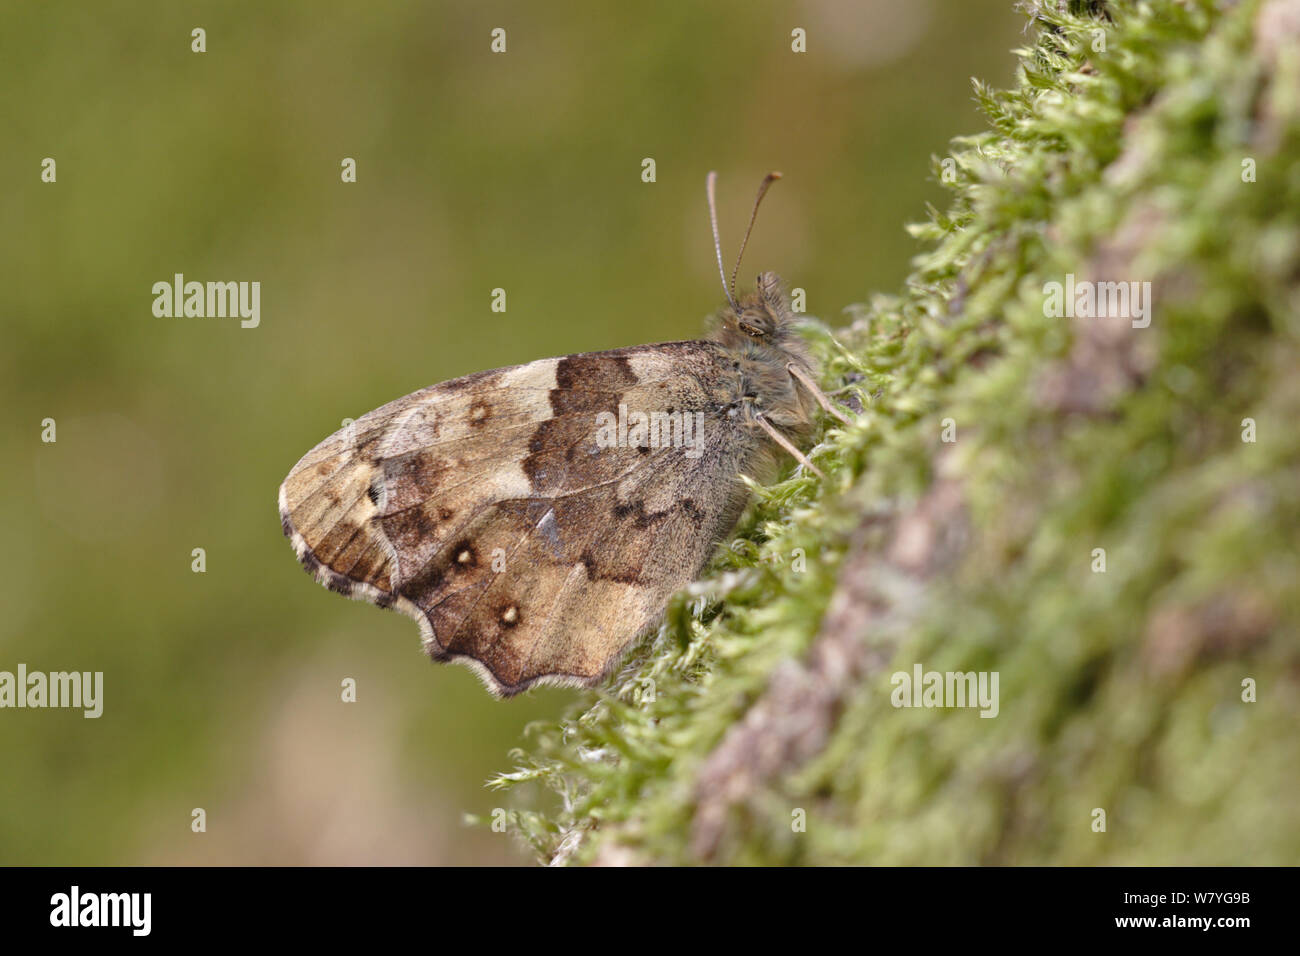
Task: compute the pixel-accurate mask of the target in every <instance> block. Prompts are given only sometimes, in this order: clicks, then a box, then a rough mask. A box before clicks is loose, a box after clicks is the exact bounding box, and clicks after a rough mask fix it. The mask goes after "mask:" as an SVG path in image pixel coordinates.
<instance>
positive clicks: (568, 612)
mask: <svg viewBox="0 0 1300 956" xmlns="http://www.w3.org/2000/svg"><path fill="white" fill-rule="evenodd" d="M724 362H725V358H724V353H723V352H722V351H721V349H719V347H717V346H715V345H712V344H711V343H706V342H678V343H669V344H666V345H654V346H641V347H637V348H630V349H619V350H615V351H611V352H596V353H587V354H582V355H571V356H568V357H566V358H562V359H546V360H543V361H540V362H533V363H531V364H529V365H522V366H516V367H514V368H509V369H501V370H497V371H493V372H484V373H480V374H478V375H471V376H468V377H466V378H462V379H456V380H454V381H451V382H446V383H443V384H441V385H435V386H432V387H430V388H426V389H423V390H422V391H419V392H415V393H413V394H412V395H409V396H407V397H405V398H402V399H398V400H397V401H395V402H392V403H390V404H388V405H385V406H383V407H382V408H379V409H377V410H375V411H374V412H371V413H370V414H368V415H366V416H364V417H362V418H361V419H359V420H358V421H357V422H356V423H355V424H354V425H352V426H351V427H349V428H346V429H343V430H342V431H340V432H338V433H336V434H334V435H332V436H330V437H329V438H327V439H326V440H325V441H323V442H321V444H320V445H318V446H317V447H316V448H314V449H312V451H310V452H308V453H307V455H305V456H304V457H303V459H302V460H301V461H300V462H299V463H298V464H297V465H296V466H295V467H294V469H293V470H292V471H291V472H290V474H289V476H288V477H287V478H286V479H285V482H284V484H283V485H282V487H281V490H280V510H281V517H282V521H283V523H284V529H285V533H286V534H287V535H289V537H290V538H291V540H292V541H293V543H294V547H295V549H296V550H297V552H298V554H299V557H300V559H301V560H302V561H303V563H304V564H305V565H306V566H307V568H308V569H309V570H310V571H312V572H314V573H315V574H316V576H317V578H318V579H319V580H320V581H321V582H322V583H324V584H325V585H327V586H328V587H330V588H331V589H332V590H336V591H340V592H342V593H345V594H348V595H350V596H353V597H359V598H364V599H366V600H370V601H372V602H373V603H376V604H379V605H381V606H384V607H396V608H397V609H399V610H401V611H402V612H403V613H406V614H408V615H410V616H411V617H413V618H415V619H416V620H417V621H418V622H419V623H420V626H421V632H422V634H423V638H424V643H425V647H426V650H427V651H428V652H429V654H430V656H432V657H433V658H434V659H437V660H460V661H463V662H465V663H469V664H471V665H473V666H474V667H475V670H476V671H478V672H479V674H480V676H482V677H483V678H484V680H485V682H486V683H487V684H488V686H489V687H490V688H491V689H492V690H493V691H494V692H496V693H499V694H506V695H508V694H513V693H517V692H518V691H520V690H523V689H525V688H527V687H529V686H531V685H533V684H535V683H538V682H549V683H577V684H592V683H595V682H596V681H598V680H600V679H601V678H602V677H603V676H605V675H606V674H607V673H608V672H609V670H610V669H611V668H612V667H613V666H614V664H615V663H616V662H617V660H618V658H619V656H620V654H621V653H622V652H623V651H624V650H625V649H626V648H627V646H628V645H629V644H630V643H631V642H632V641H633V640H635V639H636V637H637V636H639V635H640V634H642V633H644V632H645V631H646V629H647V628H649V627H650V626H651V625H653V624H654V623H655V621H656V619H657V618H658V616H659V615H660V614H661V613H662V609H663V607H664V604H665V602H666V601H667V599H668V597H669V596H670V595H671V594H672V593H673V592H675V591H677V590H679V589H680V588H681V587H682V586H684V585H685V584H687V583H689V582H690V581H691V580H692V578H693V577H694V576H695V575H696V574H697V573H698V571H699V569H700V568H701V566H702V565H703V564H704V562H705V561H706V560H707V559H708V557H709V554H710V553H711V551H712V549H713V547H714V545H715V544H716V542H717V540H718V538H719V537H720V536H721V535H724V534H726V533H727V531H729V530H730V527H731V526H732V525H733V524H734V521H735V518H736V516H737V514H738V512H739V510H740V508H741V507H742V506H743V503H744V499H745V492H744V486H743V485H742V484H741V483H740V482H739V481H738V480H737V479H736V476H737V474H739V473H740V472H743V471H746V470H747V465H748V463H749V462H750V460H751V456H752V455H753V454H754V453H755V450H756V447H757V442H756V441H755V439H754V437H753V436H752V435H751V434H750V433H749V432H748V431H746V430H745V429H743V428H740V427H738V426H736V425H735V424H733V422H732V421H731V420H730V419H729V418H727V417H726V415H725V414H724V413H723V412H722V411H721V407H722V405H724V404H725V402H727V401H729V400H730V398H731V397H732V396H731V395H729V394H728V393H727V389H726V387H725V386H724V384H723V383H724V381H725V371H726V370H725V369H724V368H723V367H722V365H723V363H724ZM620 404H621V405H623V406H625V407H626V409H628V410H629V411H643V412H647V413H648V412H652V411H659V412H677V413H695V412H702V413H703V414H704V427H703V430H702V432H701V434H700V436H699V437H700V441H701V442H702V445H703V447H702V448H697V449H692V450H690V453H689V454H688V450H687V449H685V448H682V447H671V446H669V447H654V448H645V447H599V445H598V444H597V440H596V438H597V414H598V413H600V412H609V413H611V415H614V416H617V414H618V412H619V406H620ZM697 452H698V454H697Z"/></svg>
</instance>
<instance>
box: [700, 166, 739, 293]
mask: <svg viewBox="0 0 1300 956" xmlns="http://www.w3.org/2000/svg"><path fill="white" fill-rule="evenodd" d="M717 182H718V171H717V170H716V169H715V170H711V171H710V172H709V175H708V178H707V179H705V181H704V189H705V192H707V193H708V194H709V225H710V226H712V227H713V251H714V252H715V253H717V256H718V278H719V279H721V280H722V292H723V294H724V295H726V297H727V301H728V302H730V303H731V307H732V308H733V309H736V310H737V311H739V310H740V306H738V305H736V297H735V296H734V295H733V294H732V293H731V292H730V291H728V289H727V270H726V267H725V266H723V264H722V241H721V240H720V239H719V238H718V201H717V197H716V196H715V195H714V193H715V192H716V187H717ZM737 265H739V263H737ZM731 287H732V288H733V289H734V288H735V287H736V283H735V281H734V280H733V281H732V283H731Z"/></svg>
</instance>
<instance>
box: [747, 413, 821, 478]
mask: <svg viewBox="0 0 1300 956" xmlns="http://www.w3.org/2000/svg"><path fill="white" fill-rule="evenodd" d="M754 421H756V422H758V425H759V427H760V428H762V429H763V431H765V432H767V434H768V436H769V437H770V438H771V439H772V440H773V441H774V442H776V443H777V444H778V445H780V446H781V447H782V448H784V449H785V450H786V451H788V452H789V453H790V454H791V455H793V456H794V458H795V460H796V461H798V462H799V464H801V465H803V466H804V467H805V468H807V469H808V470H809V471H811V472H812V473H813V474H814V475H816V476H817V477H818V478H821V479H823V480H825V478H826V476H825V475H823V474H822V473H821V470H820V469H818V467H817V466H816V465H814V464H813V463H812V462H811V461H809V460H808V456H807V455H805V454H804V453H803V452H801V451H800V450H799V449H798V448H796V447H795V446H794V445H793V444H791V442H790V439H788V438H786V437H785V436H784V435H782V434H781V433H780V432H779V431H777V430H776V429H775V428H773V427H772V423H771V422H769V421H768V420H767V419H766V418H764V417H763V416H762V415H761V414H755V415H754Z"/></svg>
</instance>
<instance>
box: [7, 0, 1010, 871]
mask: <svg viewBox="0 0 1300 956" xmlns="http://www.w3.org/2000/svg"><path fill="white" fill-rule="evenodd" d="M1022 26H1023V17H1022V16H1021V15H1019V14H1017V13H1015V12H1014V11H1013V10H1012V5H1011V3H1010V0H857V2H850V0H836V2H832V0H821V2H813V0H809V2H802V3H788V2H783V3H776V2H754V0H736V2H727V3H690V2H666V3H660V4H636V5H633V4H609V3H572V2H560V3H546V4H540V3H473V4H470V3H465V4H461V5H458V6H452V5H447V4H437V3H397V2H368V3H364V4H362V3H337V2H301V3H260V2H259V3H254V2H236V3H232V2H212V3H176V2H161V0H160V2H151V3H143V2H142V3H127V4H111V3H79V4H78V3H57V2H56V3H39V4H37V3H22V4H8V5H6V9H5V11H4V12H3V14H0V71H2V75H3V78H4V82H3V84H0V117H3V133H2V134H0V135H3V137H4V145H5V148H4V149H3V150H2V151H0V173H2V174H3V180H4V183H5V187H4V189H3V191H2V192H0V222H3V224H4V230H3V235H2V237H0V263H3V266H4V275H3V284H2V285H0V315H3V320H4V336H3V347H2V348H0V389H2V390H3V398H4V412H5V413H4V427H3V433H2V434H0V442H2V443H3V445H2V447H3V455H4V465H5V467H4V469H3V478H0V481H3V485H4V488H3V494H0V509H3V525H4V528H5V545H6V546H5V547H4V548H3V550H0V579H2V580H3V582H4V583H3V597H4V606H5V613H4V614H3V615H0V670H8V671H14V670H16V668H17V665H18V664H19V663H20V662H21V663H25V664H26V665H27V666H28V668H29V669H31V670H44V671H52V670H78V671H103V672H104V682H105V695H104V696H105V702H104V714H103V716H102V717H101V718H100V719H98V720H87V719H84V718H83V717H82V715H81V712H80V711H76V710H8V709H6V710H0V758H2V759H3V772H0V863H3V864H14V863H28V864H30V863H61V864H110V863H285V864H299V863H366V862H391V863H511V862H524V861H525V860H526V857H525V855H524V854H523V853H522V852H520V851H519V850H517V849H516V848H515V847H514V846H513V845H512V844H511V843H510V841H509V839H508V838H507V837H504V836H502V835H499V834H494V833H491V832H489V831H487V830H485V829H480V828H467V827H465V826H464V825H463V823H462V815H463V814H465V813H467V812H468V813H477V814H488V813H490V812H491V809H492V808H493V806H494V805H497V804H498V803H499V802H500V799H501V798H500V797H499V796H494V795H493V794H491V793H489V792H487V791H485V790H484V789H483V787H482V783H483V780H484V779H485V778H486V777H488V776H489V775H490V774H491V773H493V772H495V771H498V770H501V769H505V768H506V767H508V765H509V760H508V751H509V749H510V748H511V747H512V746H514V745H515V744H516V743H517V742H518V741H519V739H520V733H521V731H522V729H523V727H524V725H525V724H526V723H527V722H528V721H530V720H534V719H539V718H547V717H554V716H556V715H558V714H559V712H560V711H561V710H562V709H563V708H564V707H565V705H566V703H567V702H568V701H569V700H571V699H572V697H573V695H574V693H575V692H573V691H566V690H557V689H548V690H541V691H536V692H533V693H531V694H528V695H525V696H524V697H522V698H518V699H515V700H511V701H505V702H499V701H494V700H492V699H491V698H490V697H489V696H488V695H487V693H486V692H485V691H484V690H483V689H482V688H481V687H480V685H479V683H478V681H477V680H476V679H475V678H474V677H473V675H472V674H470V672H469V671H468V670H466V669H464V668H460V667H441V666H434V665H432V664H430V663H429V662H428V661H427V660H426V659H425V658H424V657H423V656H422V655H421V653H420V650H419V646H418V640H417V629H416V627H415V625H414V623H413V622H411V621H410V620H408V619H406V618H404V617H401V616H399V615H397V614H393V613H391V612H384V611H380V610H378V609H376V608H374V607H371V606H370V605H367V604H364V603H358V602H351V601H347V600H344V599H343V598H341V597H338V596H336V595H332V594H329V593H328V592H326V591H325V590H324V589H322V588H321V587H320V586H319V585H317V584H315V583H314V582H313V581H312V580H311V579H310V578H309V577H308V576H307V575H306V574H304V573H303V572H302V570H301V569H300V568H299V567H298V565H297V562H296V561H295V560H294V557H293V554H292V551H291V550H290V548H289V545H288V543H287V542H286V541H284V539H283V538H282V537H281V533H280V527H279V518H278V516H277V512H276V490H277V487H278V485H279V482H280V480H281V479H282V478H283V476H284V474H285V473H286V472H287V471H288V469H289V468H290V467H291V466H292V465H293V464H294V462H295V461H297V459H298V458H299V456H301V455H302V454H303V453H304V452H306V451H307V450H308V449H309V448H311V447H312V446H313V445H314V444H315V443H316V442H317V441H319V440H320V439H321V438H323V437H325V436H326V435H327V434H329V433H330V432H332V431H334V430H335V429H337V428H338V427H339V425H340V421H341V420H342V419H343V418H345V417H354V418H355V417H359V416H360V415H361V414H362V413H364V412H366V411H367V410H369V409H371V408H374V407H376V406H378V405H380V404H382V403H384V402H386V401H389V400H390V399H393V398H396V397H398V396H401V395H404V394H406V393H408V392H411V391H413V390H415V389H417V388H420V387H422V386H424V385H427V384H430V383H433V382H437V381H440V380H443V379H448V378H453V377H456V376H458V375H462V374H466V373H468V372H473V371H477V370H479V369H484V368H492V367H496V366H503V365H509V364H513V363H517V362H525V361H529V360H531V359H536V358H542V357H546V356H551V355H559V354H565V353H568V352H578V351H587V350H593V349H604V348H613V347H617V346H621V345H632V344H638V343H644V342H654V341H663V340H670V339H678V338H690V337H695V336H697V335H698V334H699V333H700V332H701V330H702V328H703V322H704V319H705V317H706V316H707V315H708V314H709V313H711V312H712V311H713V310H714V309H715V308H716V307H717V305H718V304H719V303H720V302H721V300H722V296H721V291H720V289H719V287H718V280H717V276H716V272H715V265H714V261H713V252H712V246H711V240H710V236H709V231H708V224H707V218H706V213H705V205H704V176H705V173H706V172H707V171H708V170H709V169H717V170H718V171H719V173H720V177H721V180H720V190H719V203H720V207H721V208H720V215H721V220H722V221H721V228H722V233H723V243H724V254H725V255H726V257H727V258H728V260H730V258H731V257H732V256H734V254H735V251H736V248H737V245H738V243H739V240H740V237H741V234H742V232H743V229H744V224H745V219H746V217H747V215H748V213H749V204H750V201H751V200H752V196H753V192H754V190H755V188H756V187H757V185H758V182H759V179H760V178H761V176H762V175H763V173H765V172H766V171H767V170H769V169H779V170H781V171H783V172H784V174H785V179H784V180H783V181H782V182H781V183H780V184H778V185H777V186H776V187H775V188H774V189H773V191H772V194H771V196H770V197H769V199H768V200H767V202H766V204H765V208H764V211H763V214H762V216H761V218H760V221H759V225H758V228H757V229H756V231H755V235H754V239H753V241H752V243H751V246H750V251H749V252H748V253H747V255H746V264H745V267H744V269H743V270H742V273H741V284H742V286H744V285H747V284H748V283H752V277H753V275H754V274H756V273H757V272H758V271H759V270H761V269H769V268H770V269H775V270H776V271H778V272H779V273H780V274H781V275H782V276H783V277H784V278H785V279H786V280H787V283H788V284H789V285H792V286H802V287H804V288H805V289H807V290H808V309H809V311H810V312H812V313H813V314H817V315H820V316H821V317H822V318H824V319H827V320H828V321H832V322H835V321H837V320H838V318H839V311H840V310H841V309H842V308H843V307H844V306H846V305H848V304H850V303H853V302H856V301H861V300H863V299H864V298H866V297H867V296H868V295H869V294H870V293H872V292H873V291H877V290H880V291H894V290H896V289H897V287H898V285H899V283H900V282H901V281H902V278H903V276H904V274H905V270H906V265H907V262H908V259H909V258H910V256H911V255H912V254H913V252H914V251H915V249H916V246H915V244H914V243H913V241H912V240H911V239H910V238H908V237H907V236H906V234H905V233H904V232H903V228H902V227H903V225H904V223H906V222H908V221H912V220H916V219H918V218H921V217H923V215H924V209H925V203H926V202H927V201H935V202H938V201H940V196H941V193H940V189H939V187H938V185H937V184H936V183H934V182H933V181H932V178H931V174H930V157H931V155H932V154H936V153H938V154H941V153H943V151H944V150H945V147H946V143H947V141H948V139H949V138H950V137H951V136H953V135H955V134H959V133H962V132H965V131H968V130H970V129H974V128H977V127H979V126H980V125H981V124H980V121H979V120H978V119H977V118H976V116H975V112H974V106H973V103H972V99H971V92H970V82H969V80H970V77H971V76H978V77H981V78H983V79H987V80H989V81H991V82H993V83H995V84H999V85H1003V84H1005V83H1006V82H1007V81H1008V80H1009V79H1010V74H1011V70H1012V68H1013V63H1012V58H1011V57H1010V56H1009V55H1008V52H1007V51H1008V50H1009V49H1010V48H1011V47H1013V46H1015V45H1017V44H1018V43H1019V42H1020V40H1021V28H1022ZM195 27H203V28H204V29H205V30H206V31H207V52H206V53H202V54H196V53H193V52H191V49H190V45H191V36H190V31H191V30H192V29H193V28H195ZM495 27H503V28H504V29H505V30H506V31H507V52H506V53H505V54H493V53H492V52H491V51H490V49H489V45H490V32H491V30H492V29H493V28H495ZM795 27H802V28H804V29H805V30H807V35H808V40H807V46H808V52H807V53H805V54H795V53H793V52H792V51H791V36H790V33H791V30H792V29H794V28H795ZM45 157H52V158H54V159H55V160H56V162H57V175H58V180H57V183H54V184H47V183H42V182H41V180H40V171H41V161H42V160H43V159H44V158H45ZM344 157H353V158H355V159H356V161H357V169H358V181H357V182H356V183H355V184H344V183H342V182H341V181H340V162H341V160H342V159H343V158H344ZM645 157H652V158H654V159H655V161H656V164H657V182H655V183H653V184H646V183H643V182H642V181H641V169H642V167H641V161H642V159H643V158H645ZM728 265H730V261H729V262H728ZM177 272H180V273H184V274H185V276H186V278H187V279H194V280H198V281H208V280H220V281H229V280H248V281H252V280H257V281H260V282H261V284H262V300H261V325H260V327H258V328H256V329H241V328H240V327H239V323H238V320H236V319H199V318H171V319H164V318H155V317H154V315H153V314H152V303H153V294H152V291H151V287H152V285H153V283H155V282H158V281H169V280H170V279H171V277H172V275H173V274H174V273H177ZM496 287H503V288H505V289H506V291H507V295H508V311H507V312H506V313H504V314H494V313H493V312H491V311H490V293H491V290H492V289H493V288H496ZM47 417H49V418H53V419H55V420H56V422H57V429H58V432H57V434H58V441H57V443H55V444H43V443H42V442H41V440H40V432H41V421H42V419H44V418H47ZM200 547H201V548H204V549H205V550H206V553H207V571H206V573H203V574H196V573H193V572H192V571H191V551H192V549H194V548H200ZM345 677H353V678H355V679H356V681H357V684H358V701H357V703H355V704H343V703H341V702H340V681H341V680H342V679H343V678H345ZM195 807H202V808H204V809H205V810H206V812H207V815H208V827H207V832H206V833H204V834H194V833H192V832H191V829H190V822H191V810H192V809H193V808H195Z"/></svg>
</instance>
